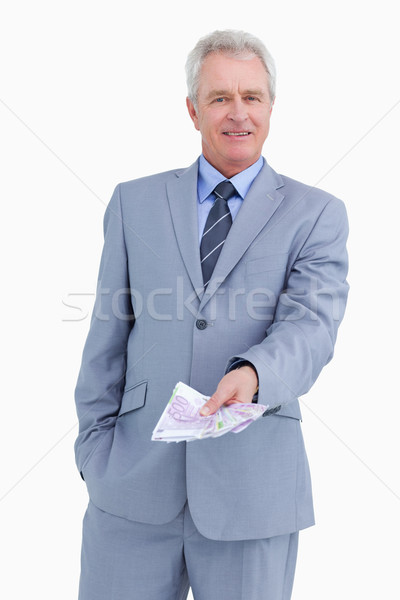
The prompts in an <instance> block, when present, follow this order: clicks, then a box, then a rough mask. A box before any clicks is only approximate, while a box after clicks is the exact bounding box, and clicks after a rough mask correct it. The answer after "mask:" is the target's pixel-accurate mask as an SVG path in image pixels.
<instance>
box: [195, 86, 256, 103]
mask: <svg viewBox="0 0 400 600" xmlns="http://www.w3.org/2000/svg"><path fill="white" fill-rule="evenodd" d="M230 94H231V92H228V91H227V90H211V92H209V93H208V94H207V100H211V99H212V98H219V97H220V96H230ZM242 96H261V97H264V96H265V93H264V92H263V91H262V90H261V89H260V88H257V89H254V90H244V92H243V93H242Z"/></svg>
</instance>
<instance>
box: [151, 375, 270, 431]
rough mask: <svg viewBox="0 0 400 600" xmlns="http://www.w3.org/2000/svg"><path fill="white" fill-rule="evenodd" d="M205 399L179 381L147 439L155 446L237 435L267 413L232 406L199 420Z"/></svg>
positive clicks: (242, 405) (253, 405) (249, 405)
mask: <svg viewBox="0 0 400 600" xmlns="http://www.w3.org/2000/svg"><path fill="white" fill-rule="evenodd" d="M209 397H210V396H204V395H203V394H201V393H200V392H198V391H196V390H195V389H193V388H191V387H190V386H188V385H186V384H185V383H182V382H181V381H179V382H178V383H177V384H176V386H175V389H174V391H173V393H172V396H171V398H170V400H169V402H168V404H167V406H166V407H165V409H164V411H163V413H162V415H161V417H160V419H159V421H158V423H157V425H156V426H155V428H154V430H153V434H152V437H151V439H152V440H153V441H157V442H182V441H185V442H190V441H193V440H201V439H204V438H208V437H219V436H221V435H224V434H225V433H228V432H233V433H239V432H240V431H243V429H245V428H246V427H248V426H249V425H250V424H251V423H252V422H253V421H255V420H256V419H258V418H259V417H261V415H262V414H263V413H264V412H265V411H266V410H267V409H268V406H265V405H263V404H256V403H246V404H245V403H241V402H235V403H233V404H229V405H223V406H221V407H220V408H219V410H217V412H216V413H215V414H212V415H209V416H207V417H203V416H201V415H200V409H201V407H202V406H203V404H204V403H205V402H207V400H208V399H209Z"/></svg>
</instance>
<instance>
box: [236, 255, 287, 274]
mask: <svg viewBox="0 0 400 600" xmlns="http://www.w3.org/2000/svg"><path fill="white" fill-rule="evenodd" d="M287 264H288V254H286V253H285V254H270V255H267V256H261V257H260V258H254V259H252V260H249V261H248V262H247V263H246V273H247V275H253V274H256V273H264V272H265V271H283V270H286V268H287Z"/></svg>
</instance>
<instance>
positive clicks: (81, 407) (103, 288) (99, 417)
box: [75, 185, 134, 472]
mask: <svg viewBox="0 0 400 600" xmlns="http://www.w3.org/2000/svg"><path fill="white" fill-rule="evenodd" d="M127 267H128V264H127V254H126V248H125V240H124V227H123V216H122V210H121V200H120V190H119V185H118V186H117V187H116V188H115V190H114V193H113V195H112V198H111V200H110V202H109V204H108V207H107V210H106V212H105V216H104V247H103V252H102V256H101V262H100V270H99V277H98V285H97V292H96V300H95V304H94V309H93V314H92V318H91V323H90V330H89V334H88V337H87V340H86V344H85V346H84V350H83V356H82V363H81V368H80V372H79V377H78V381H77V385H76V389H75V401H76V409H77V413H78V418H79V435H78V438H77V440H76V442H75V455H76V463H77V466H78V469H79V471H81V472H82V469H83V467H84V465H85V463H86V461H87V460H88V458H89V457H90V455H91V453H92V452H93V451H94V449H95V448H96V446H97V444H98V443H99V442H100V441H101V439H102V435H103V434H104V433H105V432H106V431H107V430H109V429H110V428H111V427H113V425H114V423H115V420H116V417H117V415H118V411H119V407H120V404H121V398H122V391H123V388H124V384H125V371H126V353H127V340H128V337H129V333H130V331H131V329H132V327H133V324H134V315H133V311H132V306H131V301H130V293H129V277H128V268H127Z"/></svg>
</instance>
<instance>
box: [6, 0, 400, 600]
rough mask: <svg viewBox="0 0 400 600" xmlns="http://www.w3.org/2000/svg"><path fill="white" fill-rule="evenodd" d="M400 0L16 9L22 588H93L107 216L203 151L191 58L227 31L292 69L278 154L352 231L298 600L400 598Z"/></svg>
mask: <svg viewBox="0 0 400 600" xmlns="http://www.w3.org/2000/svg"><path fill="white" fill-rule="evenodd" d="M395 8H396V2H395V1H394V0H393V1H392V2H391V1H389V0H381V1H380V2H371V1H369V0H364V1H361V0H356V1H351V0H346V1H344V0H335V2H332V1H330V0H329V1H325V2H318V1H317V0H303V1H302V2H298V1H294V0H286V1H285V2H278V1H277V0H274V1H272V2H261V1H260V0H253V2H243V1H242V2H237V1H236V0H233V1H231V2H224V1H221V2H215V1H214V0H212V1H211V0H202V1H201V2H197V3H189V2H188V1H187V0H186V1H177V0H175V1H174V0H173V1H172V2H158V3H157V2H155V1H153V2H141V3H137V2H133V1H131V2H129V1H123V0H113V2H105V1H103V0H96V1H94V0H87V1H86V0H80V1H79V2H78V1H77V0H69V1H68V2H66V1H65V0H64V1H54V0H52V1H50V0H48V1H44V0H36V2H28V1H27V0H22V1H20V2H18V1H16V0H13V2H11V1H10V0H7V1H3V2H2V4H1V14H0V55H1V74H0V75H1V76H0V127H1V130H0V131H1V132H0V137H1V142H0V152H1V155H0V169H1V179H0V193H1V215H2V219H1V225H0V227H1V235H0V242H1V259H2V267H1V283H2V292H1V296H0V300H1V312H0V315H1V332H2V342H3V357H2V361H1V364H2V367H3V369H2V378H1V392H2V398H1V414H2V427H1V435H0V457H1V477H0V521H1V522H0V531H1V533H0V544H1V550H2V558H1V566H2V569H1V570H2V576H1V580H0V595H1V597H2V598H5V599H7V600H14V599H18V600H20V599H21V598H41V600H54V599H57V600H73V599H74V598H76V593H77V585H78V577H79V553H80V535H81V519H82V516H83V513H84V510H85V507H86V503H87V495H86V490H85V486H84V483H83V482H82V481H81V479H80V477H79V475H78V473H77V472H76V470H75V465H74V457H73V442H74V439H75V437H76V434H77V422H76V415H75V408H74V404H73V390H74V386H75V382H76V377H77V374H78V369H79V364H80V357H81V351H82V347H83V343H84V340H85V337H86V334H87V331H88V326H89V319H88V313H89V312H90V309H91V306H92V302H93V292H94V289H95V284H96V278H97V269H98V263H99V258H100V252H101V246H102V218H103V213H104V209H105V205H106V203H107V202H108V200H109V198H110V196H111V193H112V191H113V189H114V187H115V185H116V184H117V183H118V182H120V181H126V180H128V179H133V178H135V177H139V176H142V175H145V174H148V173H153V172H157V171H162V170H166V169H170V168H175V167H183V166H187V165H189V164H191V163H192V162H193V161H194V160H195V158H196V157H197V155H198V153H199V151H200V140H199V137H198V133H197V132H195V130H194V128H193V127H192V124H191V121H190V120H189V117H188V116H187V114H186V108H185V93H186V90H185V82H184V71H183V66H184V62H185V59H186V55H187V53H188V52H189V50H190V49H191V48H192V47H193V46H194V44H195V43H196V41H197V39H198V38H199V37H200V36H202V35H204V34H206V33H208V32H209V31H212V30H214V29H218V28H220V29H221V28H237V29H245V30H248V31H251V32H252V33H254V34H256V35H258V36H259V37H260V38H261V39H262V40H263V41H264V42H265V43H266V45H267V47H268V48H269V49H270V51H271V52H272V54H273V55H274V57H275V59H276V63H277V67H278V95H277V99H276V103H275V107H274V111H273V118H272V127H271V133H270V136H269V138H268V140H267V142H266V144H265V146H264V155H265V156H266V157H267V159H268V161H269V162H270V164H271V165H272V166H273V167H274V168H275V169H276V170H277V171H278V172H281V173H284V174H287V175H289V176H291V177H293V178H296V179H300V180H302V181H304V182H306V183H309V184H313V185H318V186H319V187H322V188H324V189H326V190H328V191H330V192H331V193H333V194H335V195H337V196H338V197H340V198H342V199H343V200H344V201H345V202H346V205H347V208H348V213H349V218H350V224H351V236H350V240H349V251H350V255H351V271H350V276H349V280H350V283H351V295H350V300H349V305H348V311H347V315H346V319H345V321H344V323H343V325H342V327H341V331H340V335H339V341H338V344H337V350H336V356H335V359H334V361H333V362H332V363H330V365H329V366H328V367H327V368H326V369H325V370H324V371H323V374H322V375H321V377H320V378H319V380H318V382H317V383H316V385H315V386H314V387H313V389H312V391H311V392H310V393H309V394H308V395H307V396H306V397H305V398H304V399H303V403H302V405H303V406H302V410H303V417H304V422H303V430H304V436H305V440H306V446H307V450H308V454H309V460H310V464H311V469H312V475H313V486H314V495H315V508H316V517H317V527H314V528H311V529H309V530H306V531H304V532H303V534H302V535H301V545H300V552H299V560H298V568H297V575H296V581H295V588H294V593H293V599H294V600H321V599H323V600H337V598H341V599H347V598H348V599H354V598H385V599H391V598H397V597H398V595H399V582H398V566H399V552H398V536H399V534H400V518H399V512H400V511H399V508H400V503H399V500H400V475H399V467H398V459H399V453H400V447H399V435H398V429H399V426H398V424H399V416H400V412H399V385H398V381H399V372H400V369H399V361H398V339H399V334H400V331H399V323H398V321H399V319H398V313H399V309H398V299H399V294H398V292H399V289H398V278H399V275H398V264H397V263H398V261H397V256H398V241H397V240H398V229H399V223H398V212H397V210H396V209H397V205H398V203H399V189H398V184H397V181H398V170H399V124H400V83H399V78H398V68H399V67H398V58H399V44H398V41H397V40H398V19H397V15H396V11H395ZM75 294H81V296H79V297H78V296H75ZM68 304H70V305H73V306H75V307H76V306H78V307H80V308H79V309H77V308H71V307H69V306H67V305H68ZM266 510H267V507H266ZM143 600H146V599H145V598H144V599H143ZM160 600H162V599H160Z"/></svg>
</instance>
